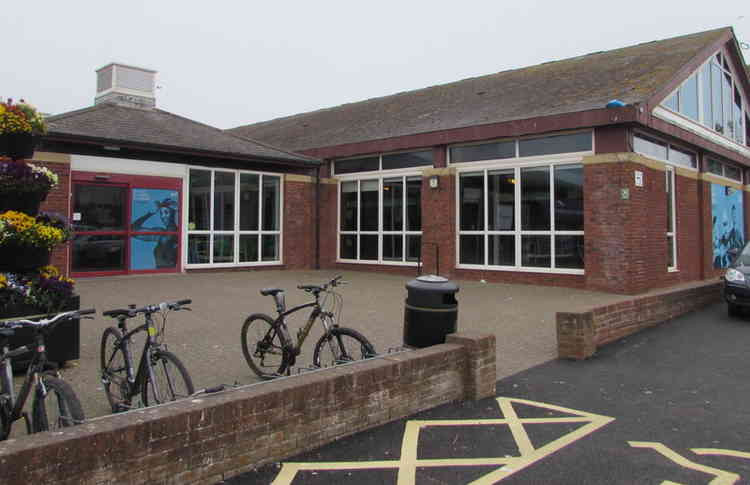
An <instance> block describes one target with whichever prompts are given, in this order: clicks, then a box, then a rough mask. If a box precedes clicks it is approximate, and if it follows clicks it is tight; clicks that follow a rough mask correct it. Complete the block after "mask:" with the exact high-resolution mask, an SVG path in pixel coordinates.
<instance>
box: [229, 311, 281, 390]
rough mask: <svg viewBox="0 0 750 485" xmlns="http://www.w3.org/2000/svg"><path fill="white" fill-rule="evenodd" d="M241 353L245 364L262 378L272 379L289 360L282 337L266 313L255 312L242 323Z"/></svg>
mask: <svg viewBox="0 0 750 485" xmlns="http://www.w3.org/2000/svg"><path fill="white" fill-rule="evenodd" d="M241 341H242V353H243V354H244V355H245V360H246V361H247V365H249V366H250V369H252V371H253V372H255V373H256V374H257V375H258V377H260V378H262V379H273V378H274V377H279V376H280V375H282V374H283V373H284V371H285V370H286V368H287V365H288V364H287V362H289V360H288V357H287V353H286V351H285V350H284V343H285V342H284V338H283V337H282V336H281V334H280V333H279V332H277V331H276V328H275V327H274V321H273V319H272V318H271V317H269V316H268V315H264V314H262V313H256V314H253V315H250V316H249V317H247V320H245V324H244V325H242V339H241Z"/></svg>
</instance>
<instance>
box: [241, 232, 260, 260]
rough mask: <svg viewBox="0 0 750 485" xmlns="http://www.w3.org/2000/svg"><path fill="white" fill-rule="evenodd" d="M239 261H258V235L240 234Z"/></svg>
mask: <svg viewBox="0 0 750 485" xmlns="http://www.w3.org/2000/svg"><path fill="white" fill-rule="evenodd" d="M239 249H240V263H248V262H255V261H258V260H259V258H258V236H257V235H256V234H240V248H239Z"/></svg>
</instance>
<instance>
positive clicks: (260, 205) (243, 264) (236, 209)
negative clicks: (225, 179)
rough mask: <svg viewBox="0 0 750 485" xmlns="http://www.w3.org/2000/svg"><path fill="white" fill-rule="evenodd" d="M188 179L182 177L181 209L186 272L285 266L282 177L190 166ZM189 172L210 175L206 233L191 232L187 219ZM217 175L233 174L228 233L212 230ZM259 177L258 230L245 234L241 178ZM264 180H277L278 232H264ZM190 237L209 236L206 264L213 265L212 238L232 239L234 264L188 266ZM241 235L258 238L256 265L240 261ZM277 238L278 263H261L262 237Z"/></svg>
mask: <svg viewBox="0 0 750 485" xmlns="http://www.w3.org/2000/svg"><path fill="white" fill-rule="evenodd" d="M186 170H187V175H186V177H185V187H184V193H185V194H186V202H185V205H184V207H185V208H186V210H185V211H183V212H184V213H185V223H184V224H185V225H184V227H186V228H188V229H187V230H186V231H185V236H184V240H183V247H184V248H185V251H184V253H185V254H184V260H183V267H184V268H186V269H200V268H235V267H246V266H281V265H283V264H284V238H283V237H282V233H283V227H284V175H283V174H278V173H270V172H257V171H252V170H231V169H225V168H216V167H205V166H199V165H189V166H187V167H186ZM190 170H204V171H209V172H211V192H210V195H209V226H208V227H209V229H208V230H191V229H189V227H190V226H189V218H190V207H189V205H188V204H189V203H190V193H189V192H190ZM216 172H224V173H232V174H234V214H233V217H234V229H233V230H231V231H228V230H215V229H214V190H215V183H214V181H215V175H216ZM241 174H249V175H258V176H259V178H258V184H259V186H258V189H259V190H258V230H257V231H247V230H240V229H239V226H240V197H241V194H240V175H241ZM264 177H275V178H278V179H279V229H278V230H274V231H268V230H264V229H263V178H264ZM191 235H205V236H208V251H209V261H213V257H214V236H222V235H226V236H233V239H232V241H233V261H232V262H222V263H212V262H209V263H193V264H188V258H189V253H190V248H189V246H188V244H189V239H190V236H191ZM241 235H257V236H258V258H259V261H243V262H240V261H239V257H240V251H239V243H240V236H241ZM270 235H276V236H277V237H278V241H279V243H278V252H279V254H278V256H279V257H278V260H274V261H263V260H262V258H263V246H262V242H263V236H270Z"/></svg>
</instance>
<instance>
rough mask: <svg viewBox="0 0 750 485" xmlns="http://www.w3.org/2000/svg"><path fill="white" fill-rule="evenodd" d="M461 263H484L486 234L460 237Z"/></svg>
mask: <svg viewBox="0 0 750 485" xmlns="http://www.w3.org/2000/svg"><path fill="white" fill-rule="evenodd" d="M460 243H461V244H460V246H461V254H460V257H459V263H461V264H484V236H465V235H462V236H461V239H460Z"/></svg>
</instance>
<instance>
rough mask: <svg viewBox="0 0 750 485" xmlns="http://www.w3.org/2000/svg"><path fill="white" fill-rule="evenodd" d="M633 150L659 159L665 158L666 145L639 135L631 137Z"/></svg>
mask: <svg viewBox="0 0 750 485" xmlns="http://www.w3.org/2000/svg"><path fill="white" fill-rule="evenodd" d="M633 151H635V152H637V153H640V154H641V155H645V156H647V157H651V158H658V159H659V160H666V159H667V145H666V143H662V142H660V141H656V140H651V139H650V138H646V137H644V136H641V135H636V136H634V137H633Z"/></svg>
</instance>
